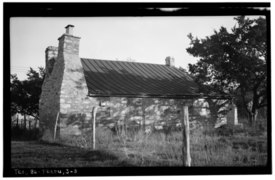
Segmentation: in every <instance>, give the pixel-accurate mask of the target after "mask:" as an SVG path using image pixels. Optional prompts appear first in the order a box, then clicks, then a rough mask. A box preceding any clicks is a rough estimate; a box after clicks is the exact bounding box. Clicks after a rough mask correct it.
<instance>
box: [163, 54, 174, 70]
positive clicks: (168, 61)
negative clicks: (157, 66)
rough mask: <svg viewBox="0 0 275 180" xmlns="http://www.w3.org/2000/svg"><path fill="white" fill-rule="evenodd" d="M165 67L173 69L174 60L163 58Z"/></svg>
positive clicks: (169, 57)
mask: <svg viewBox="0 0 275 180" xmlns="http://www.w3.org/2000/svg"><path fill="white" fill-rule="evenodd" d="M165 65H166V66H169V67H175V59H174V58H173V57H171V56H167V57H166V58H165Z"/></svg>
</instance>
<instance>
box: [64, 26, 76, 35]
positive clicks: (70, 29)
mask: <svg viewBox="0 0 275 180" xmlns="http://www.w3.org/2000/svg"><path fill="white" fill-rule="evenodd" d="M65 28H66V34H68V35H73V32H74V31H73V30H74V25H71V24H69V25H67V26H66V27H65Z"/></svg>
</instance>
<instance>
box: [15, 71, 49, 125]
mask: <svg viewBox="0 0 275 180" xmlns="http://www.w3.org/2000/svg"><path fill="white" fill-rule="evenodd" d="M44 76H45V70H44V69H43V68H42V67H40V68H39V70H38V72H37V71H35V70H33V69H32V68H30V70H29V71H28V73H27V79H26V80H23V81H20V80H18V78H17V76H16V75H11V86H10V91H11V114H12V115H14V114H16V113H20V114H22V115H24V116H25V115H29V116H32V117H34V118H35V119H36V120H38V119H39V114H38V110H39V98H40V94H41V88H42V84H43V80H44ZM25 121H26V120H25ZM25 124H26V122H25Z"/></svg>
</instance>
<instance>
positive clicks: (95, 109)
mask: <svg viewBox="0 0 275 180" xmlns="http://www.w3.org/2000/svg"><path fill="white" fill-rule="evenodd" d="M97 108H98V107H97V106H96V107H94V108H93V116H92V117H93V122H92V123H93V139H92V144H93V150H95V132H96V129H95V123H96V112H97Z"/></svg>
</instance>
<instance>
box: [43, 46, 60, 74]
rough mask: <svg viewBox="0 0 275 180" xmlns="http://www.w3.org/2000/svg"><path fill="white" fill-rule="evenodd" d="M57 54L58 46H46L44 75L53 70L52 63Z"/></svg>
mask: <svg viewBox="0 0 275 180" xmlns="http://www.w3.org/2000/svg"><path fill="white" fill-rule="evenodd" d="M57 54H58V48H57V47H54V46H49V47H47V48H46V51H45V55H46V59H45V60H46V62H45V70H46V77H48V76H50V75H51V73H52V70H53V66H54V63H55V61H56V58H57Z"/></svg>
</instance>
